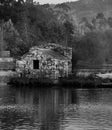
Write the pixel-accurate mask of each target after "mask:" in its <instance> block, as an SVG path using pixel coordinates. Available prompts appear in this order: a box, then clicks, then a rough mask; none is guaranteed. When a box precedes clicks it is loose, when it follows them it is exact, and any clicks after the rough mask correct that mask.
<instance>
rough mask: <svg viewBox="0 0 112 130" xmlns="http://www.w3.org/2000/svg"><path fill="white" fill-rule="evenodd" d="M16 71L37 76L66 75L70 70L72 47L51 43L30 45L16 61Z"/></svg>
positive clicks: (54, 77) (53, 76) (55, 77)
mask: <svg viewBox="0 0 112 130" xmlns="http://www.w3.org/2000/svg"><path fill="white" fill-rule="evenodd" d="M17 72H18V73H22V74H23V73H24V75H25V76H31V77H37V78H50V79H58V78H59V77H65V76H66V77H67V76H68V74H70V73H71V72H72V48H69V47H64V46H62V45H58V44H51V43H50V44H47V45H41V46H38V47H37V46H35V47H32V48H31V49H30V50H29V52H28V53H26V54H25V55H23V56H22V58H21V60H19V61H17Z"/></svg>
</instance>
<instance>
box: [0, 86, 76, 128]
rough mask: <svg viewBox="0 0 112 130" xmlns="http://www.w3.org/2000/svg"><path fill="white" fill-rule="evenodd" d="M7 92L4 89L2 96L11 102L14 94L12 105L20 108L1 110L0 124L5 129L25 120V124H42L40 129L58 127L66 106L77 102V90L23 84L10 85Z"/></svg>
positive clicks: (23, 123)
mask: <svg viewBox="0 0 112 130" xmlns="http://www.w3.org/2000/svg"><path fill="white" fill-rule="evenodd" d="M8 91H9V94H5V92H4V94H3V95H5V96H7V100H8V101H10V100H12V97H13V101H12V102H9V105H10V106H11V105H12V106H17V107H16V108H13V107H12V108H11V109H8V110H5V112H3V111H1V112H0V113H1V114H0V121H1V124H0V126H3V127H4V128H3V129H6V130H10V129H11V128H12V129H15V128H17V127H19V126H24V125H25V123H27V126H26V127H28V126H29V127H30V126H32V127H33V128H39V127H40V130H59V129H60V122H61V121H62V120H63V119H64V116H65V112H64V109H65V108H66V107H68V106H69V105H70V104H78V100H77V91H75V90H72V89H63V88H62V89H61V88H59V89H58V88H28V87H20V88H9V89H8ZM10 91H11V92H10ZM6 92H7V91H6ZM8 98H9V99H8ZM5 102H6V101H5ZM5 102H4V103H5ZM8 127H9V129H8Z"/></svg>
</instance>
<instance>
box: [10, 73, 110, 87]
mask: <svg viewBox="0 0 112 130" xmlns="http://www.w3.org/2000/svg"><path fill="white" fill-rule="evenodd" d="M8 84H9V85H13V86H35V87H53V86H59V87H73V88H101V87H102V88H105V87H107V88H111V87H112V79H109V78H105V79H103V78H101V77H97V76H96V75H90V76H89V77H76V76H74V75H72V76H69V77H65V78H59V79H58V80H51V79H48V78H43V79H42V78H40V79H39V78H38V79H37V78H28V77H13V78H11V79H10V81H9V82H8Z"/></svg>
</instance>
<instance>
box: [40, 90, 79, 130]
mask: <svg viewBox="0 0 112 130" xmlns="http://www.w3.org/2000/svg"><path fill="white" fill-rule="evenodd" d="M74 94H75V93H74ZM74 94H73V93H72V91H71V90H69V89H47V90H46V89H45V90H43V91H40V93H39V120H40V122H41V130H59V128H60V120H62V119H63V118H64V113H63V111H64V108H65V107H66V106H67V105H70V104H72V103H73V102H74V103H77V101H76V102H75V100H76V99H73V98H76V96H74ZM62 113H63V114H62Z"/></svg>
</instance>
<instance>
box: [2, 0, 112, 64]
mask: <svg viewBox="0 0 112 130" xmlns="http://www.w3.org/2000/svg"><path fill="white" fill-rule="evenodd" d="M104 5H105V6H104ZM111 5H112V2H111V0H80V1H77V2H69V3H62V4H57V5H49V4H45V5H40V4H39V3H34V2H33V0H27V1H25V2H24V1H23V0H6V1H4V0H0V19H1V20H4V23H5V22H8V21H10V22H9V23H11V24H10V26H7V28H8V29H7V28H6V27H5V34H6V35H5V37H4V41H5V43H6V49H7V50H10V51H11V55H12V56H14V57H19V56H21V55H23V54H24V53H26V52H27V51H28V50H29V48H30V47H32V46H35V45H40V44H47V43H58V44H63V45H65V46H72V47H73V63H74V64H76V63H77V62H78V61H80V60H81V61H84V62H87V63H93V64H105V63H111V61H112V60H111V57H112V52H111V48H112V15H111ZM107 7H109V8H108V9H107ZM108 12H109V13H108ZM107 14H108V15H107ZM11 28H12V29H11ZM12 32H13V33H12Z"/></svg>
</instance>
